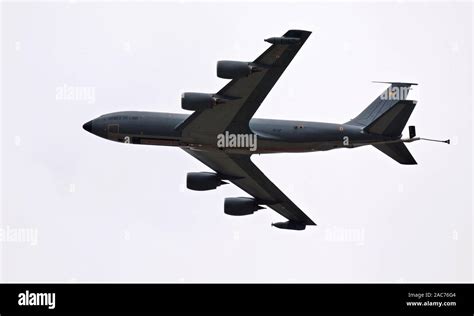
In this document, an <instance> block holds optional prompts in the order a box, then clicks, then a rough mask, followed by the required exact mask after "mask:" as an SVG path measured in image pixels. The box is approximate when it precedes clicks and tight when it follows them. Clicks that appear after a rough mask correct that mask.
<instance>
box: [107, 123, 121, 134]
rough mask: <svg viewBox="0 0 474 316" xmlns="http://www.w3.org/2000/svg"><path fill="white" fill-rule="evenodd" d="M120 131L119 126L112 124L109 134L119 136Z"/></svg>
mask: <svg viewBox="0 0 474 316" xmlns="http://www.w3.org/2000/svg"><path fill="white" fill-rule="evenodd" d="M118 131H119V126H118V124H110V125H109V133H113V134H117V133H118Z"/></svg>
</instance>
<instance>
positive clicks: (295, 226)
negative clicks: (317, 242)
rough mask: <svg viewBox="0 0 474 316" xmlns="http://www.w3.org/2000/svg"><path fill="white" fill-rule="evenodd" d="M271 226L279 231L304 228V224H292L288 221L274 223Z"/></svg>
mask: <svg viewBox="0 0 474 316" xmlns="http://www.w3.org/2000/svg"><path fill="white" fill-rule="evenodd" d="M272 226H275V227H276V228H280V229H291V230H304V229H305V228H306V225H305V224H301V223H297V222H293V221H288V222H280V223H274V224H272Z"/></svg>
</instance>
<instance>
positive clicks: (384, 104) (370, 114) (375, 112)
mask: <svg viewBox="0 0 474 316" xmlns="http://www.w3.org/2000/svg"><path fill="white" fill-rule="evenodd" d="M413 85H416V83H406V82H391V83H390V86H389V87H388V88H387V89H386V90H385V91H384V92H383V93H382V94H381V95H379V96H378V97H377V98H376V99H375V100H374V101H373V102H372V103H371V104H370V105H369V106H368V107H367V108H365V109H364V110H363V111H362V112H361V113H360V114H359V115H357V116H356V117H355V118H354V119H352V120H350V121H349V122H347V123H346V124H351V125H360V126H367V125H369V124H370V123H372V122H373V121H375V120H376V119H377V118H378V117H379V116H381V115H382V114H384V113H385V112H386V111H388V110H389V109H390V108H392V107H393V106H394V105H395V104H396V103H397V102H399V101H403V100H406V99H407V96H408V92H409V91H410V87H411V86H413Z"/></svg>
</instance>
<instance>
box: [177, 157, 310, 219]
mask: <svg viewBox="0 0 474 316" xmlns="http://www.w3.org/2000/svg"><path fill="white" fill-rule="evenodd" d="M183 150H184V151H186V152H187V153H188V154H190V155H191V156H193V157H195V158H196V159H198V160H199V161H201V162H202V163H204V164H205V165H207V166H208V167H209V168H211V169H213V170H214V171H216V172H217V174H219V175H220V176H222V177H223V179H225V180H228V181H231V182H232V183H233V184H235V185H236V186H238V187H239V188H241V189H242V190H244V191H245V192H247V193H248V194H250V195H251V196H253V197H254V198H255V199H256V200H257V201H258V204H263V205H267V206H268V207H270V208H272V209H273V210H275V211H276V212H277V213H279V214H280V215H282V216H283V217H286V218H287V219H289V220H290V221H292V222H296V223H299V224H304V225H316V224H315V223H314V222H313V221H312V220H311V219H310V218H309V217H308V216H307V215H306V214H305V213H304V212H303V211H302V210H301V209H300V208H299V207H298V206H296V205H295V203H293V202H292V201H291V200H290V199H289V198H288V197H287V196H286V195H285V194H284V193H283V192H281V191H280V189H278V187H277V186H276V185H274V184H273V183H272V182H271V181H270V180H269V179H268V178H267V177H266V176H265V175H264V174H263V172H262V171H260V169H258V168H257V166H255V165H254V164H253V162H252V161H251V160H250V156H249V155H240V154H228V153H225V152H223V151H219V150H216V151H201V150H194V149H188V148H183Z"/></svg>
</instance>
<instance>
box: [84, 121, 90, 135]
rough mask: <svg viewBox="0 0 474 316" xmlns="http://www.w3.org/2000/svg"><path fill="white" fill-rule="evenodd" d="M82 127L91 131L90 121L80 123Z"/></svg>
mask: <svg viewBox="0 0 474 316" xmlns="http://www.w3.org/2000/svg"><path fill="white" fill-rule="evenodd" d="M82 128H83V129H85V130H86V131H88V132H89V133H92V121H89V122H87V123H86V124H84V125H82Z"/></svg>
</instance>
